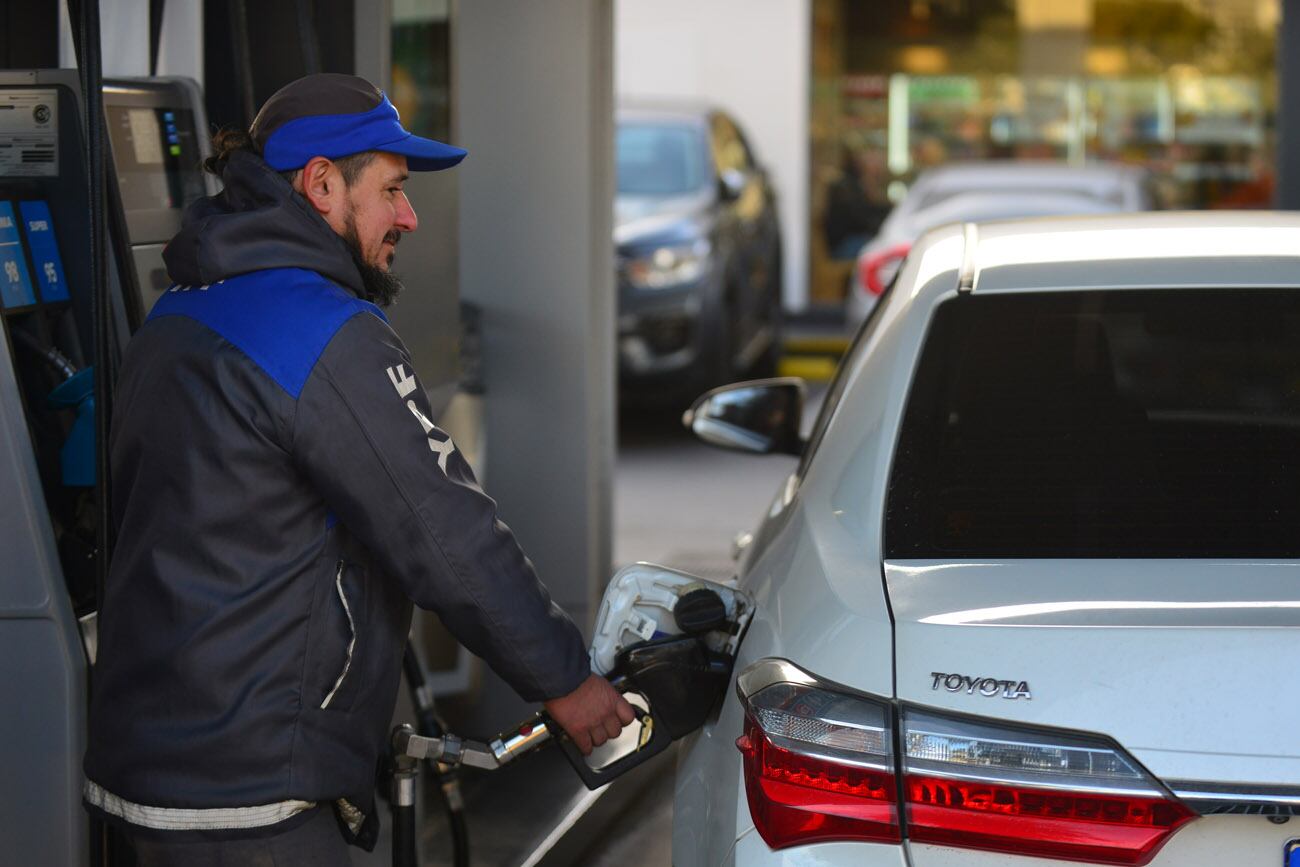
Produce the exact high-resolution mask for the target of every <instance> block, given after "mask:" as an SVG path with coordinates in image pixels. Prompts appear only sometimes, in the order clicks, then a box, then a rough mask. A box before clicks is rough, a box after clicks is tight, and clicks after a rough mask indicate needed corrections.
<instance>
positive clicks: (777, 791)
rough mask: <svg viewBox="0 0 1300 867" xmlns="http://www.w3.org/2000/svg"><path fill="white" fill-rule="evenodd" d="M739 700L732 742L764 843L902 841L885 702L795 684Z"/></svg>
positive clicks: (779, 845)
mask: <svg viewBox="0 0 1300 867" xmlns="http://www.w3.org/2000/svg"><path fill="white" fill-rule="evenodd" d="M744 701H745V734H744V735H742V736H741V737H740V739H739V740H737V741H736V746H737V747H739V748H740V751H741V752H742V753H743V754H744V757H745V758H744V767H745V792H746V795H747V796H748V800H749V810H750V814H751V816H752V817H753V819H754V826H755V827H756V828H757V829H758V832H759V834H760V835H762V837H763V839H764V840H765V841H766V842H767V845H768V846H770V847H772V848H773V849H780V848H783V847H786V846H794V845H798V844H803V843H814V842H823V841H829V840H868V841H874V842H883V843H897V842H899V841H900V840H901V835H900V832H899V827H898V805H897V800H898V784H897V780H896V778H895V776H894V771H893V769H894V761H893V735H892V733H891V730H890V717H891V714H890V712H889V709H888V707H887V706H886V705H884V704H883V703H880V702H876V701H872V700H870V699H866V698H862V697H859V696H854V695H848V694H845V693H840V692H836V691H833V690H829V689H822V688H818V687H812V686H808V685H804V684H797V683H775V684H772V685H770V686H766V687H764V688H762V689H760V690H758V691H757V692H755V693H753V694H752V695H749V696H748V697H747V698H745V699H744Z"/></svg>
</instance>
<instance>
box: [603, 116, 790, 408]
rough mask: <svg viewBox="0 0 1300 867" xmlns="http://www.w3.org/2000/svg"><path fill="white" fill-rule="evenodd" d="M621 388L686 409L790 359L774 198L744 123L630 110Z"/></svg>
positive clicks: (621, 167)
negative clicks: (689, 402) (784, 342)
mask: <svg viewBox="0 0 1300 867" xmlns="http://www.w3.org/2000/svg"><path fill="white" fill-rule="evenodd" d="M615 161H616V166H617V174H618V196H617V199H616V203H615V230H614V241H615V244H616V245H617V255H618V292H619V312H618V349H619V385H620V392H621V393H622V395H623V397H624V398H626V399H629V400H631V401H633V402H644V401H645V400H646V399H648V398H659V399H666V400H670V401H682V400H685V399H688V398H690V397H693V396H694V395H695V394H698V393H699V392H700V391H701V390H703V389H705V388H707V387H710V386H713V385H718V384H721V383H725V382H730V381H732V380H733V379H735V378H737V377H743V376H746V375H750V374H758V375H766V374H770V373H771V372H772V371H773V370H774V369H775V367H776V361H777V358H778V356H779V353H780V321H781V237H780V231H779V228H778V225H777V215H776V201H775V194H774V192H773V190H772V186H771V183H770V181H769V180H768V177H767V174H766V172H764V170H763V169H762V168H761V167H760V166H759V165H758V164H757V163H756V162H755V161H754V157H753V153H752V152H751V151H750V148H749V145H748V144H747V143H746V142H745V137H744V135H743V134H742V133H741V131H740V129H739V128H738V127H737V126H736V124H735V122H734V121H733V120H732V119H731V118H730V117H728V116H727V115H726V114H724V113H722V112H720V111H716V110H712V109H707V108H699V109H694V108H686V107H680V106H677V107H663V106H658V107H649V106H639V107H635V108H634V107H630V106H625V107H623V108H621V109H620V111H619V114H618V134H617V142H616V146H615Z"/></svg>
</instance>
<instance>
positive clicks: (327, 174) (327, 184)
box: [298, 157, 343, 219]
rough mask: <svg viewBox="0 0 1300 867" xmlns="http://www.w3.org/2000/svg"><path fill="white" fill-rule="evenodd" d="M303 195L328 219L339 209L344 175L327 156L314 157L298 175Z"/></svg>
mask: <svg viewBox="0 0 1300 867" xmlns="http://www.w3.org/2000/svg"><path fill="white" fill-rule="evenodd" d="M298 181H299V183H300V184H302V190H301V192H302V195H303V197H304V198H305V199H306V200H307V201H309V202H311V206H312V207H313V208H315V209H316V210H317V212H318V213H320V215H321V216H323V217H325V218H326V219H328V218H329V215H330V213H331V212H333V211H336V210H338V208H339V203H340V198H339V196H340V194H341V193H342V191H343V175H342V174H341V173H340V172H339V170H338V167H337V166H335V165H334V163H332V162H331V161H330V160H329V159H328V158H326V157H312V158H311V159H310V160H308V162H307V165H305V166H303V167H302V174H300V175H299V176H298Z"/></svg>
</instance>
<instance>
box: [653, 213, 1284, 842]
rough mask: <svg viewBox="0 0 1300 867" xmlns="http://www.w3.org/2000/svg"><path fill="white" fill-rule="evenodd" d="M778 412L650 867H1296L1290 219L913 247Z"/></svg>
mask: <svg viewBox="0 0 1300 867" xmlns="http://www.w3.org/2000/svg"><path fill="white" fill-rule="evenodd" d="M801 389H802V385H801V384H800V383H799V382H798V381H797V380H767V381H762V382H759V383H742V384H738V385H734V386H728V387H726V388H724V389H719V390H715V391H714V392H711V393H710V394H709V395H706V396H705V397H704V398H701V400H700V401H699V402H697V404H696V406H695V407H694V408H693V409H692V410H691V411H690V412H689V413H688V414H687V422H688V423H689V424H690V425H691V426H692V427H694V429H695V430H696V432H697V433H698V434H699V435H701V436H702V437H703V438H705V439H707V440H709V441H710V442H713V443H715V444H719V445H726V446H729V447H732V448H741V449H746V450H749V451H757V452H764V451H785V452H794V453H799V454H802V460H801V463H800V465H799V466H798V469H797V470H796V472H794V474H792V475H791V476H790V477H789V479H788V480H787V481H786V483H785V484H784V485H783V486H782V488H781V490H780V491H779V492H778V494H777V496H776V498H775V499H774V500H773V502H772V503H771V506H770V509H769V510H768V512H767V515H766V517H765V518H764V520H763V521H762V523H761V525H760V526H759V528H758V529H757V530H756V531H755V533H754V535H753V538H752V541H751V542H750V543H749V544H748V545H747V547H745V549H744V550H743V553H742V554H741V555H740V563H739V572H738V581H739V587H740V589H741V590H743V591H744V592H745V593H746V594H748V596H749V598H751V599H752V601H753V603H754V606H755V608H754V615H753V619H752V620H751V621H750V625H749V627H748V632H747V634H746V635H745V636H744V638H743V641H741V643H740V646H739V652H738V655H737V658H736V664H735V669H734V674H733V675H732V682H731V684H730V688H729V689H728V690H727V692H726V694H725V695H724V697H723V699H722V702H721V706H720V709H718V710H717V711H716V716H715V717H714V718H713V719H711V720H710V721H709V722H708V724H707V725H706V726H705V728H704V729H703V730H702V731H700V732H699V733H697V734H695V735H692V736H690V738H689V739H688V740H686V741H685V742H684V748H683V750H682V754H681V758H680V762H679V767H678V777H677V790H676V800H675V809H674V830H673V862H674V865H675V867H695V865H711V867H712V865H732V864H734V865H743V867H758V865H790V867H793V865H807V867H812V865H817V867H840V865H845V867H847V865H855V867H886V865H889V867H949V865H1015V867H1048V865H1054V864H1065V863H1067V862H1070V863H1077V862H1083V863H1087V864H1138V865H1140V864H1157V865H1168V867H1202V865H1213V867H1279V865H1282V867H1300V818H1298V817H1300V677H1298V676H1297V671H1300V216H1297V215H1283V214H1255V215H1246V214H1224V213H1219V214H1147V215H1135V216H1124V217H1102V218H1070V219H1062V220H1038V221H1029V222H1019V223H1003V224H988V225H965V226H960V225H958V226H950V227H946V228H942V229H939V230H936V231H934V232H932V233H930V234H928V235H927V236H926V237H924V238H923V239H922V240H921V241H920V242H919V243H918V244H917V246H916V247H915V249H913V250H912V252H911V254H910V255H909V256H908V258H907V260H906V262H905V263H904V265H903V267H902V270H901V272H900V274H899V277H898V279H897V281H896V282H895V283H894V285H893V287H892V288H891V289H890V291H889V292H887V293H886V294H885V296H884V298H883V300H882V301H881V303H880V304H879V305H878V306H877V307H876V309H875V310H874V311H873V313H872V315H871V317H870V318H869V319H868V320H867V322H866V323H865V324H864V326H863V328H862V330H861V332H860V333H859V334H858V336H857V339H856V341H855V342H854V344H853V346H852V348H851V349H850V351H849V353H848V355H847V356H846V357H845V359H844V361H843V363H842V365H841V367H840V370H839V373H838V376H837V378H836V380H835V381H834V383H833V384H832V386H831V388H830V390H829V392H828V395H827V398H826V400H825V403H824V405H823V407H822V409H821V411H820V414H819V416H818V418H817V419H816V422H815V424H814V425H813V428H812V430H811V434H810V435H809V436H808V437H806V438H805V437H803V436H801V432H800V430H799V426H798V416H799V413H798V412H797V408H798V402H799V400H800V394H801Z"/></svg>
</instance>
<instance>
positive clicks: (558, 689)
mask: <svg viewBox="0 0 1300 867" xmlns="http://www.w3.org/2000/svg"><path fill="white" fill-rule="evenodd" d="M225 181H226V190H225V192H224V193H223V194H222V195H220V196H217V197H214V198H212V199H207V200H204V201H202V202H200V203H198V204H197V205H195V206H194V208H192V209H191V211H190V212H189V213H188V214H187V216H186V226H185V229H184V230H183V231H182V232H181V233H180V234H179V235H178V236H177V237H176V239H175V240H173V241H172V243H171V244H170V245H169V247H168V249H167V264H168V269H169V272H170V274H171V276H172V278H173V279H175V280H176V281H177V282H178V284H179V285H177V286H176V287H174V288H172V289H171V290H170V291H169V292H168V293H166V294H165V295H164V296H163V297H162V298H161V299H159V301H158V303H157V304H156V306H155V307H154V309H153V311H152V313H151V314H150V316H149V319H148V321H147V322H146V324H145V325H144V326H143V327H142V328H141V329H140V331H139V332H138V333H137V334H136V335H135V337H134V338H133V339H132V341H131V343H130V345H129V347H128V348H127V351H126V355H125V359H124V362H123V366H122V375H121V380H120V384H119V386H118V391H117V397H116V405H115V411H114V418H113V430H112V446H111V447H112V472H113V480H114V502H113V512H114V517H115V520H116V522H117V528H118V542H117V548H116V550H115V552H114V556H113V562H112V571H111V574H110V576H109V579H108V582H107V587H106V591H105V598H104V600H103V606H102V610H101V617H100V645H99V661H98V663H97V665H96V668H95V674H94V692H93V696H92V702H91V729H90V744H89V750H88V752H87V755H86V762H85V770H86V776H87V786H86V801H87V803H88V804H89V805H90V806H91V808H92V809H95V810H98V811H100V812H102V813H103V814H105V815H106V816H108V817H109V818H111V819H115V820H118V821H127V822H131V823H133V824H134V825H136V826H144V827H152V828H160V829H168V830H200V829H215V830H222V831H226V832H229V833H232V834H244V833H250V834H256V833H265V832H266V829H268V828H271V827H274V826H275V825H276V824H277V823H278V822H280V821H284V820H286V819H289V818H290V817H292V816H294V815H297V814H298V813H299V812H300V811H301V810H302V809H303V805H304V804H307V803H313V802H315V803H320V802H339V801H340V799H342V800H343V801H344V802H345V803H344V804H343V805H341V816H342V818H344V819H345V820H347V823H348V824H350V826H351V830H352V832H353V833H354V834H355V835H357V842H359V843H360V844H361V845H363V846H370V845H373V841H374V831H375V827H376V826H375V823H374V821H373V820H371V821H366V822H362V821H361V819H362V816H363V815H368V816H373V810H372V809H371V807H372V792H373V787H374V773H375V764H376V759H377V757H378V755H379V753H380V750H381V748H382V747H383V745H384V743H385V740H386V735H387V727H388V724H389V721H390V719H391V716H392V712H393V706H394V702H395V699H396V692H397V688H398V683H399V679H400V671H401V658H402V651H403V647H404V643H405V640H406V633H407V628H408V625H409V622H410V614H411V608H410V604H411V602H412V601H413V602H415V604H417V605H419V606H421V607H422V608H427V609H430V610H432V611H435V612H437V614H438V615H439V616H440V617H441V619H442V621H443V623H445V624H446V626H447V628H448V629H449V630H450V631H451V632H452V633H453V634H454V635H455V636H456V638H458V639H459V640H460V641H461V642H463V643H464V644H465V645H466V646H467V647H468V648H469V649H470V650H471V651H473V652H474V653H476V654H478V655H479V656H481V657H482V658H484V659H485V660H486V661H487V662H488V664H489V665H491V666H492V668H493V669H495V670H496V671H497V672H498V673H499V674H500V675H501V676H502V677H503V678H505V680H506V681H508V682H509V683H510V684H511V686H513V687H514V688H515V689H516V690H517V691H518V692H519V694H520V695H521V696H523V697H524V698H525V699H527V700H530V701H539V700H543V699H549V698H554V697H557V696H560V695H563V694H566V693H568V692H570V691H571V690H573V689H574V688H576V687H577V686H578V684H579V683H581V682H582V680H583V679H584V678H585V677H586V676H587V674H588V673H589V671H590V668H589V663H588V660H587V655H586V648H585V646H584V643H583V640H582V636H581V634H580V633H579V632H578V630H577V628H576V627H575V626H574V625H573V623H572V622H571V621H570V620H569V619H568V618H567V617H566V616H565V615H564V613H563V612H562V611H561V610H560V609H559V608H558V607H556V606H555V605H554V604H552V602H551V600H550V598H549V596H548V595H547V593H546V590H545V588H544V587H543V586H542V585H541V584H540V583H539V582H538V580H537V577H536V575H535V573H534V571H533V568H532V566H531V564H530V563H529V562H528V560H527V559H526V558H525V557H524V555H523V553H522V552H521V551H520V550H519V546H518V545H517V544H516V543H515V540H514V537H513V536H512V535H511V533H510V530H509V529H508V528H507V527H506V526H505V525H504V524H502V523H501V522H500V521H499V520H498V519H497V514H496V505H495V503H493V501H492V500H491V499H490V498H488V497H487V496H486V495H485V494H484V493H483V491H482V490H480V489H479V487H478V486H477V485H476V483H475V481H474V477H473V475H472V473H471V471H470V468H469V466H468V464H466V462H465V461H464V459H463V458H462V457H461V455H460V453H459V452H457V451H456V450H455V448H454V447H453V446H452V444H451V442H450V440H449V439H448V437H447V435H446V434H444V433H443V432H442V431H440V430H439V429H438V428H436V427H434V426H433V424H432V422H431V420H430V418H429V416H430V410H429V405H428V402H427V399H426V397H425V392H424V389H423V387H421V385H420V382H419V380H418V379H417V378H416V376H415V371H414V370H413V368H412V366H411V359H410V357H409V355H408V354H407V351H406V349H405V347H404V346H403V345H402V341H401V340H400V339H399V338H398V337H397V335H396V334H395V333H394V332H393V331H392V329H390V328H389V326H388V323H387V321H386V319H385V317H384V314H383V312H382V311H381V310H379V308H377V307H375V306H374V305H372V304H369V303H367V302H366V301H363V300H361V299H360V298H359V297H358V295H359V294H360V293H361V283H360V276H359V274H358V272H357V270H356V267H355V266H354V265H353V263H352V259H351V257H350V255H349V253H348V250H347V248H346V246H345V245H344V244H343V242H342V241H341V240H340V239H339V237H338V236H337V235H336V234H335V233H334V232H333V231H331V230H330V228H329V227H328V225H326V223H325V222H324V220H322V219H321V217H320V216H319V215H318V214H316V213H315V211H313V210H312V209H311V208H310V206H309V205H308V204H307V202H306V201H305V200H303V199H302V198H301V197H300V196H298V195H296V194H295V193H293V191H292V189H291V188H290V186H289V185H288V184H287V183H286V182H285V181H284V179H283V178H281V177H280V176H279V175H277V174H276V173H275V172H273V171H272V170H271V169H269V168H268V167H267V166H266V165H265V164H264V163H262V162H261V161H260V160H258V159H256V158H255V157H252V156H251V155H245V154H236V156H235V158H234V159H232V161H231V162H230V164H229V165H228V166H227V169H226V172H225Z"/></svg>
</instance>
